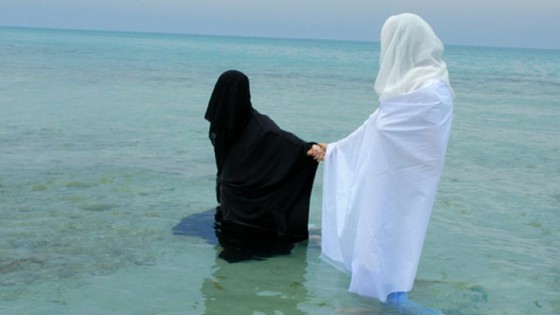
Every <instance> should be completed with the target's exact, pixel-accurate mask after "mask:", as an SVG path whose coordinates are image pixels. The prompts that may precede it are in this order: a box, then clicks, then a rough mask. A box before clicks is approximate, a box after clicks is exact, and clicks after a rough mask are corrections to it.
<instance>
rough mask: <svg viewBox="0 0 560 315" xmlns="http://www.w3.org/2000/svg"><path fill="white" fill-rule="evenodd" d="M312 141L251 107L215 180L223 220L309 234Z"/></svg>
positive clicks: (299, 236) (302, 235)
mask: <svg viewBox="0 0 560 315" xmlns="http://www.w3.org/2000/svg"><path fill="white" fill-rule="evenodd" d="M311 145H312V144H311V143H308V142H305V141H303V140H301V139H300V138H298V137H297V136H295V135H294V134H292V133H290V132H287V131H285V130H282V129H281V128H279V127H278V125H276V123H274V121H272V119H270V118H269V117H268V116H265V115H262V114H260V113H258V112H257V111H256V110H254V109H253V110H252V115H251V119H250V120H249V121H248V122H247V124H246V125H245V127H244V128H243V130H242V131H241V132H240V133H239V134H238V136H237V137H236V138H235V140H234V141H232V144H231V147H230V148H229V152H228V154H227V156H226V158H225V159H224V160H223V165H222V173H221V175H220V178H219V181H220V183H221V208H222V211H223V213H224V219H225V220H231V221H233V222H235V223H237V224H242V225H246V226H251V227H255V228H259V229H263V230H268V231H271V232H274V233H275V234H277V235H279V236H283V237H288V238H293V239H296V240H303V239H307V237H308V218H309V201H310V195H311V189H312V187H313V181H314V178H315V173H316V170H317V165H318V164H317V162H316V161H315V160H313V159H312V158H311V157H308V156H307V155H306V152H307V150H308V149H309V148H310V146H311Z"/></svg>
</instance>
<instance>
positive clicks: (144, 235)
mask: <svg viewBox="0 0 560 315" xmlns="http://www.w3.org/2000/svg"><path fill="white" fill-rule="evenodd" d="M378 49H379V47H378V45H377V44H375V43H355V42H334V41H311V40H279V39H274V40H273V39H250V38H228V37H204V36H180V35H158V34H126V33H101V32H73V31H52V30H25V29H9V28H0V69H1V75H0V314H2V315H4V314H6V315H16V314H17V315H25V314H29V315H35V314H41V315H44V314H72V315H76V314H88V315H91V314H99V315H101V314H102V315H107V314H119V315H120V314H134V315H137V314H146V315H152V314H154V315H155V314H158V315H162V314H286V315H288V314H349V313H351V314H396V312H394V311H393V310H391V309H388V308H387V307H384V306H382V305H380V304H379V303H378V302H377V301H375V300H371V299H367V298H361V297H358V296H356V295H354V294H351V293H348V292H347V287H348V284H349V277H348V276H347V275H346V274H343V273H341V272H339V271H338V270H335V269H334V268H332V267H331V266H329V265H327V264H326V263H324V262H323V261H322V260H321V259H320V247H319V246H318V243H317V242H316V241H310V242H308V243H303V244H300V245H298V246H297V247H296V248H295V249H294V252H293V253H292V254H291V255H289V256H281V257H274V258H271V259H268V260H266V261H254V262H244V263H236V264H228V263H226V262H225V261H223V260H221V259H218V258H217V253H218V252H219V250H220V248H219V247H216V246H214V245H211V244H208V243H207V242H206V241H204V240H203V239H201V238H197V237H189V236H179V235H173V233H172V231H171V229H172V227H173V226H175V225H176V224H177V223H179V222H180V221H181V219H182V218H184V217H186V216H188V215H191V214H195V213H199V212H202V211H206V210H208V209H210V208H212V207H213V206H215V203H214V200H215V199H214V174H215V166H214V161H213V154H212V148H211V146H210V143H209V141H208V139H207V128H208V125H207V122H206V121H205V120H204V119H203V114H204V111H205V109H206V104H207V102H208V98H209V96H210V93H211V90H212V88H213V85H214V82H215V80H216V79H217V77H218V76H219V74H220V73H221V72H223V71H224V70H227V69H231V68H235V69H239V70H241V71H244V72H245V73H246V74H247V75H248V76H249V78H250V79H251V87H252V99H253V105H254V106H255V108H257V109H258V110H259V111H261V112H263V113H266V114H268V115H270V116H271V117H272V118H273V119H274V120H275V121H276V122H277V123H278V124H279V125H280V126H281V127H283V128H285V129H287V130H290V131H292V132H294V133H296V134H298V135H299V136H300V137H301V138H303V139H306V140H309V141H319V142H329V141H334V140H337V139H339V138H342V137H343V136H345V135H346V134H348V133H349V132H351V131H352V130H353V129H355V128H356V127H357V126H359V125H360V124H361V123H362V122H363V121H364V120H365V119H366V118H367V116H368V115H369V114H370V113H371V112H372V111H373V110H374V109H375V108H376V106H377V100H376V96H375V94H374V91H373V83H374V80H375V74H376V72H377V59H378V53H379V50H378ZM446 59H447V61H448V66H449V69H450V75H451V80H452V84H453V87H454V90H455V93H456V95H457V96H456V99H455V119H454V125H453V131H452V136H451V139H450V144H449V149H448V155H447V164H446V169H445V172H444V175H443V178H442V183H441V185H440V190H439V192H438V196H437V201H436V206H435V209H434V212H433V215H432V220H431V224H430V228H429V232H428V236H427V239H426V243H425V249H424V253H423V256H422V260H421V264H420V269H419V271H418V277H417V282H416V284H415V287H414V289H413V291H412V292H411V294H410V297H411V299H412V300H413V301H415V302H418V303H421V304H423V305H426V306H430V307H434V308H437V309H440V310H441V311H442V312H443V313H444V314H465V315H467V314H469V315H470V314H560V232H559V228H558V227H559V226H560V51H545V50H521V49H498V48H476V47H447V51H446ZM321 184H322V170H321V168H320V169H319V173H318V176H317V179H316V182H315V186H314V192H313V197H312V204H311V214H310V221H311V224H312V225H314V226H315V227H317V228H318V227H320V207H321V204H320V200H321Z"/></svg>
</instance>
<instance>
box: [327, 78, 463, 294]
mask: <svg viewBox="0 0 560 315" xmlns="http://www.w3.org/2000/svg"><path fill="white" fill-rule="evenodd" d="M452 99H453V95H452V92H451V89H450V88H449V85H448V84H447V82H444V81H442V80H431V81H428V82H424V85H423V86H421V87H420V88H418V89H417V90H415V91H412V92H410V93H406V94H403V95H400V96H397V97H393V98H391V99H388V100H385V101H382V102H381V104H380V107H379V108H378V109H377V110H376V111H375V112H374V113H373V114H371V115H370V117H369V118H368V119H367V120H366V121H365V123H364V124H363V125H362V126H361V127H360V128H358V129H357V130H356V131H354V132H353V133H352V134H350V135H349V136H348V137H346V138H344V139H342V140H340V141H338V142H335V143H330V144H328V146H327V153H326V158H325V162H324V172H323V173H324V180H323V213H322V239H321V243H322V244H321V245H322V252H323V254H324V256H326V257H327V258H328V259H329V260H330V261H331V262H334V263H335V264H342V265H343V266H344V269H346V270H347V271H349V272H350V273H351V283H350V289H349V290H350V291H351V292H355V293H358V294H360V295H363V296H369V297H374V298H377V299H379V300H380V301H382V302H385V301H386V299H387V296H388V295H389V294H390V293H391V292H407V291H410V290H411V289H412V286H413V283H414V279H415V276H416V271H417V268H418V263H419V260H420V255H421V253H422V248H423V243H424V238H425V235H426V231H427V228H428V222H429V219H430V215H431V212H432V207H433V204H434V200H435V195H436V191H437V187H438V184H439V180H440V175H441V172H442V169H443V165H444V157H445V152H446V149H447V142H448V138H449V133H450V129H451V122H452Z"/></svg>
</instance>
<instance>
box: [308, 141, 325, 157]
mask: <svg viewBox="0 0 560 315" xmlns="http://www.w3.org/2000/svg"><path fill="white" fill-rule="evenodd" d="M326 152H327V144H325V143H319V144H314V145H313V146H312V147H311V149H309V151H307V155H308V156H311V157H313V159H315V160H316V161H323V160H324V159H325V153H326Z"/></svg>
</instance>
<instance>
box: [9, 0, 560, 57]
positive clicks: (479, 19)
mask: <svg viewBox="0 0 560 315" xmlns="http://www.w3.org/2000/svg"><path fill="white" fill-rule="evenodd" d="M402 12H411V13H416V14H418V15H420V16H422V17H423V18H424V19H425V20H426V21H427V22H428V23H429V24H430V25H431V26H432V28H433V29H434V31H435V32H436V33H437V34H438V35H439V37H440V38H441V39H442V41H443V42H444V43H445V44H446V45H472V46H491V47H518V48H547V49H560V0H507V1H506V0H462V1H461V0H456V1H453V0H385V1H379V0H344V1H343V0H337V1H333V0H281V1H280V0H277V1H271V0H269V1H266V0H157V1H156V0H0V26H18V27H41V28H62V29H86V30H109V31H134V32H156V33H159V32H162V33H184V34H203V35H231V36H251V37H253V36H254V37H280V38H313V39H335V40H360V41H375V42H376V41H378V40H379V33H380V30H381V26H382V25H383V22H384V21H385V20H386V19H387V18H388V17H389V16H391V15H394V14H398V13H402Z"/></svg>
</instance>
